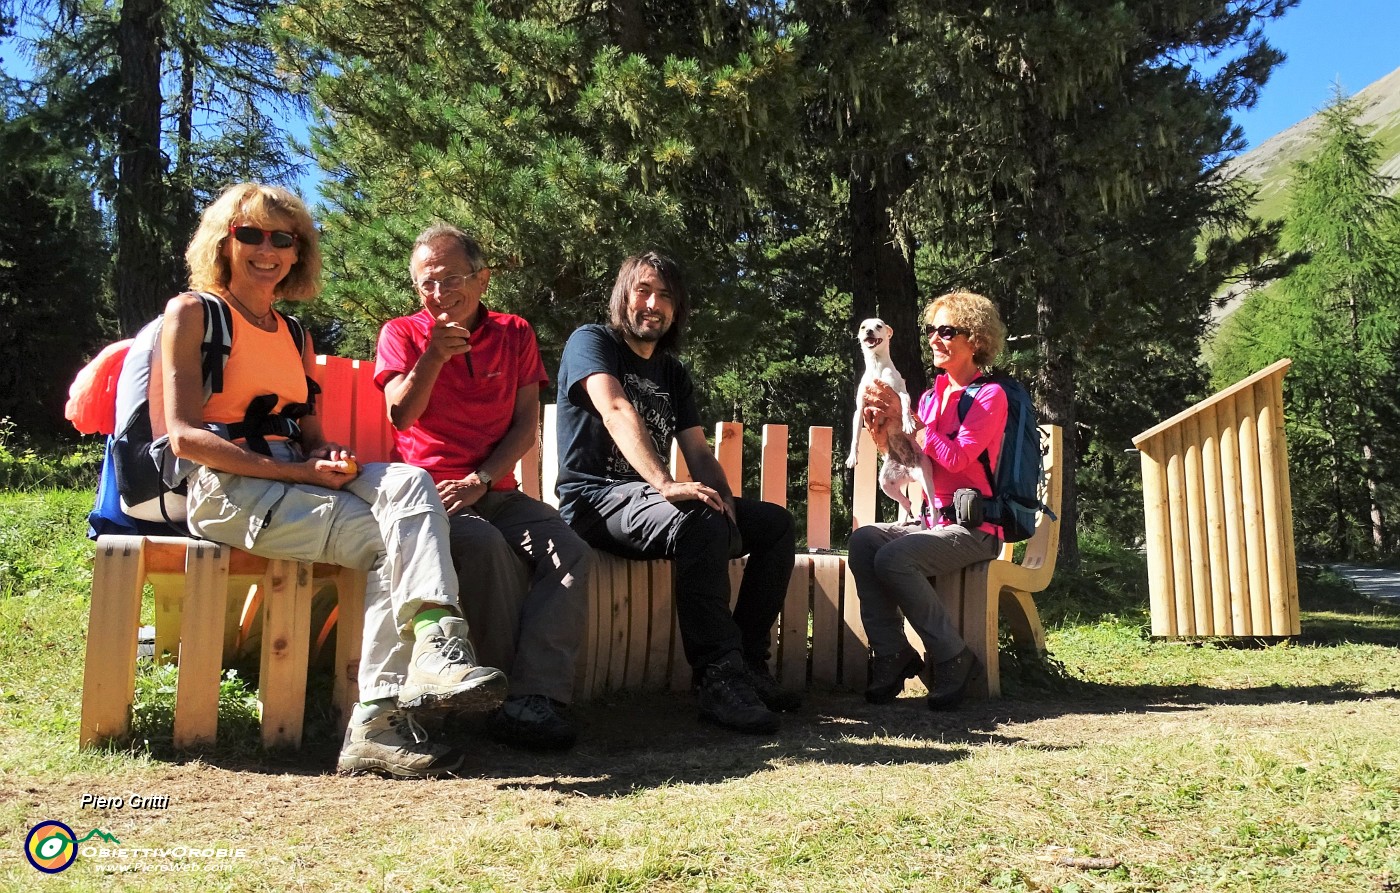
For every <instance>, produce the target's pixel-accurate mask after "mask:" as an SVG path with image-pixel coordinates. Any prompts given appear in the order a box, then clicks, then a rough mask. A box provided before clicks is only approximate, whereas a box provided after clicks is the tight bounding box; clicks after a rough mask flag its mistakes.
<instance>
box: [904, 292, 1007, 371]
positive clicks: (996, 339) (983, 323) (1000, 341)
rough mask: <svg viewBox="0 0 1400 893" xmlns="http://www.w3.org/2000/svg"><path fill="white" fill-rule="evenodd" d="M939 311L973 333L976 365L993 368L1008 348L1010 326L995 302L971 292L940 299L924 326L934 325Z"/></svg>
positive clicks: (931, 304) (928, 312)
mask: <svg viewBox="0 0 1400 893" xmlns="http://www.w3.org/2000/svg"><path fill="white" fill-rule="evenodd" d="M939 310H946V311H948V318H949V319H951V320H952V323H953V325H955V326H957V327H958V328H960V329H968V330H970V331H971V332H972V334H971V335H969V336H968V338H969V339H970V340H971V341H972V361H973V362H974V363H976V364H977V365H978V366H981V367H982V368H984V369H985V368H986V367H988V366H990V365H991V364H992V363H993V362H994V361H995V360H996V358H997V356H998V355H1000V354H1001V350H1002V348H1003V347H1005V346H1006V324H1005V323H1003V322H1002V321H1001V314H999V313H997V305H996V304H993V303H992V302H991V299H989V298H985V297H983V296H982V295H979V294H977V293H976V292H971V291H950V292H948V293H947V294H945V295H939V296H938V297H936V298H934V299H933V300H932V301H930V302H929V305H928V307H927V308H926V309H925V310H924V325H932V324H933V318H934V316H935V315H937V313H938V311H939Z"/></svg>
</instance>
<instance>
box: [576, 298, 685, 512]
mask: <svg viewBox="0 0 1400 893" xmlns="http://www.w3.org/2000/svg"><path fill="white" fill-rule="evenodd" d="M600 372H601V373H604V374H607V375H611V376H613V377H614V378H616V379H617V380H618V381H619V382H621V383H622V390H623V392H624V393H625V394H626V395H627V399H628V401H629V402H630V403H631V404H632V407H633V408H634V409H636V410H637V414H638V415H639V416H641V418H642V422H643V423H644V424H645V425H646V428H647V431H648V432H649V433H650V434H651V440H652V443H653V444H654V445H655V446H656V452H657V454H658V455H660V456H661V458H662V460H663V461H666V460H667V459H668V458H669V457H670V455H671V441H672V440H673V439H674V438H675V436H676V432H677V431H684V430H686V429H687V428H694V427H697V426H698V425H699V424H700V414H699V412H698V411H697V410H696V408H695V389H694V386H693V385H692V383H691V380H690V373H689V372H687V371H686V370H685V367H684V366H682V365H681V362H680V360H678V359H676V358H675V357H674V356H672V355H671V354H667V353H660V352H657V353H655V354H653V355H652V356H651V358H650V359H643V358H642V357H639V356H637V354H636V353H634V352H633V351H632V348H630V347H628V346H627V342H625V341H623V340H622V338H621V337H620V336H618V335H617V334H615V333H614V332H613V331H612V329H610V328H608V327H607V326H603V325H588V326H584V327H582V328H580V329H579V330H578V331H576V332H574V333H573V335H571V336H569V341H568V343H567V344H565V345H564V356H563V358H562V359H561V360H560V362H559V375H558V377H557V378H556V379H555V380H556V381H557V382H558V383H559V406H558V419H557V427H558V433H559V480H558V485H557V487H556V492H557V493H558V494H559V513H560V514H561V515H563V516H564V520H565V521H568V522H570V523H574V521H575V518H576V515H577V514H578V504H579V502H580V500H585V501H586V500H587V499H588V498H589V497H590V496H593V495H596V494H598V493H600V492H602V491H604V490H606V489H608V488H609V487H611V486H612V485H615V484H618V483H623V482H627V481H640V480H643V478H642V476H641V475H640V474H638V473H637V471H636V469H634V468H633V467H632V465H631V464H630V463H629V462H628V461H627V459H626V458H625V457H624V456H623V455H622V451H621V450H620V449H618V447H617V444H616V443H614V442H613V439H612V435H611V434H609V433H608V429H607V427H606V426H604V424H603V417H602V415H601V414H599V412H598V410H597V409H595V408H594V406H593V401H591V400H590V399H588V393H587V391H585V390H584V387H583V382H584V380H586V379H587V378H588V377H589V376H591V375H595V374H597V373H600Z"/></svg>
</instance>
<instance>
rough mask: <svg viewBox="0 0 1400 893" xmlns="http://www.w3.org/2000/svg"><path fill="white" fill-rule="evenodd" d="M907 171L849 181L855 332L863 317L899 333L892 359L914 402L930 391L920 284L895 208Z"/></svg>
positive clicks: (855, 175)
mask: <svg viewBox="0 0 1400 893" xmlns="http://www.w3.org/2000/svg"><path fill="white" fill-rule="evenodd" d="M892 180H898V181H907V180H908V172H907V171H904V170H897V171H890V170H888V169H886V168H883V167H880V166H877V167H876V168H875V169H874V170H867V171H862V170H860V169H859V168H858V167H857V168H856V169H855V170H854V171H853V172H852V175H851V178H850V189H851V199H850V215H849V217H850V225H851V232H850V246H851V315H852V317H853V319H852V320H851V331H852V334H854V331H855V324H856V323H858V322H859V321H860V320H862V319H866V318H867V317H871V316H878V317H879V318H880V319H883V320H884V321H885V324H886V325H888V326H890V328H892V329H893V330H894V336H893V337H892V338H891V339H890V361H891V362H893V363H894V366H895V368H896V369H898V370H899V373H900V374H901V375H903V376H904V381H905V383H906V384H907V386H908V388H909V393H910V395H911V396H913V397H914V398H915V399H917V398H918V395H919V394H921V393H922V392H923V391H924V389H925V388H927V387H928V374H927V372H926V371H925V369H924V360H923V352H922V350H921V349H920V344H921V339H922V337H923V335H922V333H923V326H922V325H920V324H919V284H918V280H917V279H916V278H915V276H914V259H913V258H912V257H909V256H906V255H905V253H904V251H903V250H902V249H901V247H900V241H901V240H900V239H899V238H898V235H897V233H896V232H895V229H894V225H893V222H892V218H891V215H890V210H891V208H892V207H893V206H894V203H895V201H896V200H897V199H898V198H899V196H900V195H901V194H902V193H903V191H904V189H907V188H908V186H907V183H905V182H891V181H892Z"/></svg>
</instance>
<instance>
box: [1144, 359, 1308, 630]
mask: <svg viewBox="0 0 1400 893" xmlns="http://www.w3.org/2000/svg"><path fill="white" fill-rule="evenodd" d="M1291 363H1292V361H1291V360H1287V359H1284V360H1279V361H1278V362H1277V363H1274V364H1273V365H1272V366H1269V367H1268V368H1267V369H1262V370H1260V371H1259V372H1256V373H1255V374H1253V375H1251V376H1249V377H1248V378H1246V379H1244V380H1243V381H1240V382H1238V383H1236V384H1234V385H1232V386H1230V387H1229V388H1226V389H1225V390H1223V391H1221V392H1220V393H1218V394H1215V395H1213V396H1211V397H1209V398H1207V399H1206V400H1203V401H1201V402H1200V403H1198V404H1196V405H1195V406H1193V407H1191V408H1189V409H1187V410H1185V411H1183V412H1180V413H1178V414H1177V415H1175V416H1172V417H1171V418H1170V419H1167V420H1166V421H1164V422H1162V423H1161V424H1159V425H1156V426H1154V427H1152V428H1150V429H1148V430H1147V431H1144V432H1142V433H1141V434H1139V435H1138V436H1137V437H1134V438H1133V445H1134V446H1136V447H1137V448H1138V449H1139V450H1140V451H1141V458H1142V492H1143V501H1144V503H1145V508H1146V520H1147V569H1148V576H1149V587H1150V590H1149V591H1150V596H1151V603H1152V634H1153V635H1154V636H1162V637H1164V638H1184V637H1192V636H1296V635H1298V633H1299V631H1300V630H1299V621H1298V567H1297V560H1296V557H1295V555H1294V546H1293V506H1292V498H1291V493H1290V489H1289V483H1288V447H1287V443H1286V442H1285V440H1284V433H1283V376H1284V374H1285V373H1286V372H1287V371H1288V367H1289V366H1290V365H1291Z"/></svg>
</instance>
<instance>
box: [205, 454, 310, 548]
mask: <svg viewBox="0 0 1400 893" xmlns="http://www.w3.org/2000/svg"><path fill="white" fill-rule="evenodd" d="M334 507H335V494H334V493H333V492H332V491H330V490H323V489H320V488H313V487H297V486H292V485H288V484H284V483H282V482H281V481H271V480H265V479H263V478H253V477H245V476H243V475H238V474H225V473H224V472H219V471H211V470H210V469H208V468H200V470H199V472H198V474H196V475H195V477H194V479H193V481H192V482H191V485H190V493H189V509H190V514H189V520H188V524H189V527H190V530H191V531H192V532H193V533H195V534H196V535H197V536H202V537H204V538H205V539H208V540H213V541H214V542H217V543H226V544H228V545H231V546H237V547H238V548H240V549H244V550H246V551H248V552H252V553H253V554H255V555H262V556H265V557H268V558H295V559H298V560H301V561H316V560H319V559H320V558H321V557H322V556H323V555H325V551H326V540H327V539H328V538H329V536H330V531H331V517H332V512H333V509H334Z"/></svg>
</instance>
